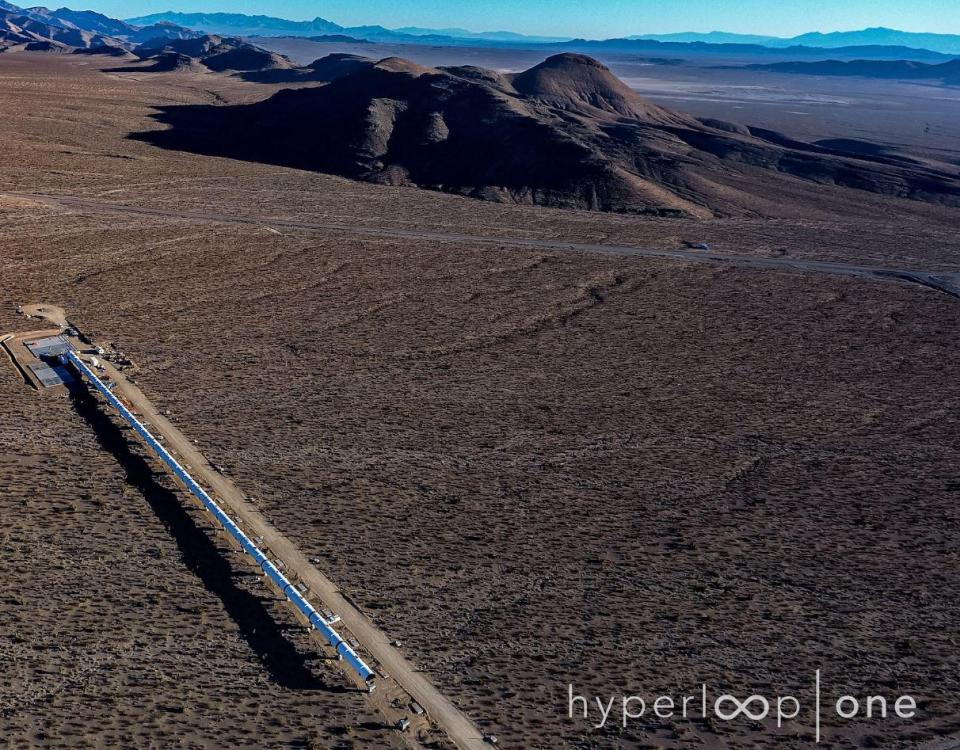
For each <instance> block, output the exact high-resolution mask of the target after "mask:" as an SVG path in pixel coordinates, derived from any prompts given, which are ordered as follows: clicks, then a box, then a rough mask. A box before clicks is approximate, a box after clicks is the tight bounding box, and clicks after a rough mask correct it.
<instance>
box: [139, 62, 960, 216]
mask: <svg viewBox="0 0 960 750" xmlns="http://www.w3.org/2000/svg"><path fill="white" fill-rule="evenodd" d="M310 70H311V71H312V75H314V77H316V78H326V79H327V80H329V82H328V83H326V84H325V85H320V86H313V87H308V88H301V89H296V90H284V91H281V92H279V93H277V94H275V95H274V96H272V97H270V98H269V99H267V100H265V101H262V102H259V103H256V104H252V105H238V106H230V107H203V106H199V107H175V108H167V109H165V110H164V111H163V112H162V114H161V115H159V119H161V120H162V121H164V122H166V123H168V124H170V125H172V128H171V129H169V130H167V131H162V132H153V133H147V134H142V135H141V136H139V137H141V138H144V139H147V140H150V141H153V142H155V143H158V144H160V145H165V146H171V147H174V148H180V149H186V150H194V151H200V152H203V153H216V154H220V155H226V156H232V157H235V158H242V159H249V160H259V161H268V162H273V163H278V164H285V165H290V166H296V167H299V168H305V169H312V170H318V171H325V172H332V173H336V174H341V175H345V176H348V177H352V178H356V179H362V180H369V181H373V182H381V183H388V184H394V185H415V186H420V187H424V188H430V189H434V190H443V191H448V192H453V193H459V194H463V195H469V196H473V197H477V198H483V199H487V200H495V201H506V202H522V203H536V204H543V205H549V206H558V207H570V208H585V209H594V210H604V211H627V212H644V213H656V214H686V215H692V216H700V217H708V216H713V215H728V214H741V215H742V214H762V215H775V214H776V213H777V211H778V209H779V206H780V205H781V204H783V203H784V202H785V200H784V198H783V195H784V191H787V192H788V193H789V194H790V195H791V198H790V200H797V198H796V195H795V193H796V191H797V190H798V189H799V188H798V187H797V186H798V185H799V184H804V185H807V188H805V189H806V190H807V192H808V194H809V195H810V196H813V195H814V193H815V191H814V189H813V187H814V185H815V184H820V185H831V186H840V187H844V188H850V189H856V190H865V191H870V192H874V193H882V194H886V195H891V196H899V197H903V198H912V199H916V200H924V201H933V202H940V203H946V204H950V205H958V204H960V179H958V177H960V175H958V174H957V171H956V170H953V171H937V170H936V169H934V168H928V167H922V166H910V165H904V164H903V163H901V162H898V161H894V160H892V159H887V158H885V157H883V156H882V155H876V156H868V155H863V156H859V155H851V154H849V153H844V152H841V151H834V150H831V149H830V148H827V147H824V146H818V145H815V144H808V143H800V142H798V141H792V140H790V139H788V138H786V137H784V136H781V135H779V134H777V133H772V132H767V131H759V130H755V129H750V128H748V127H744V126H738V125H732V124H729V123H723V122H718V121H714V120H710V121H702V120H698V119H696V118H694V117H692V116H690V115H687V114H683V113H680V112H676V111H673V110H670V109H666V108H664V107H661V106H658V105H656V104H654V103H653V102H650V101H648V100H646V99H644V98H643V97H641V96H639V95H638V94H636V93H635V92H634V91H633V90H631V89H630V88H629V87H627V86H626V85H625V84H624V83H623V82H622V81H620V80H619V79H617V78H616V77H615V76H614V75H613V74H612V73H611V72H610V71H609V70H608V69H607V68H606V67H604V66H603V65H601V64H600V63H598V62H597V61H595V60H593V59H591V58H589V57H586V56H583V55H578V54H561V55H556V56H554V57H551V58H549V59H547V60H546V61H544V62H543V63H541V64H539V65H537V66H535V67H533V68H531V69H530V70H527V71H525V72H523V73H519V74H516V75H504V74H501V73H497V72H494V71H488V70H483V69H481V68H472V67H462V68H448V69H442V68H426V67H422V66H420V65H417V64H414V63H411V62H409V61H406V60H403V59H400V58H386V59H384V60H380V61H373V60H364V59H362V58H357V57H354V56H347V57H344V56H338V57H336V58H333V59H329V60H327V59H325V60H320V61H317V62H315V63H314V64H313V65H312V66H311V68H310Z"/></svg>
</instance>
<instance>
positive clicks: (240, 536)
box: [60, 351, 376, 689]
mask: <svg viewBox="0 0 960 750" xmlns="http://www.w3.org/2000/svg"><path fill="white" fill-rule="evenodd" d="M60 361H61V362H63V363H64V364H68V363H69V364H71V365H73V367H74V368H75V369H76V370H77V371H78V372H79V373H80V374H81V375H82V376H83V377H85V378H86V379H87V380H88V381H89V382H90V384H91V385H93V387H94V388H96V389H97V391H99V392H100V395H102V396H103V397H104V398H105V399H106V400H107V401H108V402H109V403H110V405H111V406H112V407H113V408H115V409H116V410H117V411H118V412H120V416H121V417H123V418H124V420H125V421H126V422H127V424H129V425H130V426H131V427H132V428H133V429H134V431H135V432H136V433H137V434H138V435H139V436H140V437H141V438H143V440H144V442H146V444H147V445H148V446H149V447H150V448H151V450H153V452H154V453H156V454H157V456H158V457H159V458H160V460H161V461H163V462H164V463H165V464H166V465H167V467H168V468H169V469H170V470H171V471H172V472H173V473H174V475H176V477H177V478H178V479H179V480H180V481H181V482H183V484H184V485H185V486H186V488H187V489H188V490H190V492H191V493H192V494H193V495H194V496H195V497H196V498H197V499H198V500H200V502H201V503H203V505H204V507H205V508H206V509H207V510H209V511H210V512H211V513H212V514H213V517H214V518H216V519H217V522H218V523H219V524H220V526H221V527H223V529H224V531H226V532H227V533H228V534H229V535H230V536H231V537H233V539H234V540H235V541H236V542H237V543H238V544H239V545H240V548H241V549H243V551H244V552H246V553H247V555H249V556H250V557H251V558H252V559H253V561H254V562H255V563H256V564H257V565H258V566H259V567H260V569H261V570H263V572H264V573H265V574H266V575H267V577H268V578H269V579H270V580H271V581H273V582H274V584H276V586H277V588H279V589H280V591H282V592H283V594H284V596H286V597H287V599H288V600H290V602H292V603H293V606H295V607H296V608H297V609H298V610H299V611H300V614H302V615H303V616H304V617H305V618H306V620H307V622H309V623H310V625H311V626H312V627H314V628H315V629H316V630H319V631H320V633H321V634H322V635H323V637H324V638H326V640H327V642H328V643H329V644H330V645H331V646H332V647H333V649H334V650H335V651H336V652H337V655H338V656H340V657H342V658H343V660H344V661H346V662H347V664H349V665H350V667H351V668H352V669H353V671H355V672H356V673H357V674H358V675H359V676H360V679H362V680H363V681H364V682H366V683H367V684H368V685H370V687H371V689H373V688H372V682H373V680H374V678H375V677H376V675H375V673H374V671H373V670H372V669H370V667H369V666H367V664H366V663H365V662H364V661H363V659H361V658H360V656H359V655H358V654H357V652H356V651H354V650H353V649H352V648H351V647H350V644H349V643H347V642H346V641H345V640H344V639H343V638H341V637H340V635H339V633H337V631H335V630H334V629H333V628H331V627H330V625H328V624H327V621H326V620H325V619H324V618H323V616H322V615H321V614H320V613H319V612H317V610H316V608H314V607H313V605H311V604H310V602H308V601H307V600H306V599H305V598H304V597H303V596H302V595H301V594H300V592H299V591H298V590H297V589H296V587H295V586H294V585H293V584H292V583H291V582H290V581H289V580H288V579H287V577H286V576H285V575H283V573H281V572H280V570H279V569H278V568H277V566H276V565H274V564H273V563H272V562H270V559H269V558H268V557H267V556H266V555H265V554H264V553H263V551H262V550H260V548H259V547H257V546H256V545H255V544H254V543H253V542H252V541H251V539H250V537H248V536H247V535H246V534H245V533H244V532H243V531H242V530H241V529H240V527H239V526H237V524H236V523H234V522H233V520H232V519H231V518H230V516H228V515H227V514H226V513H225V512H224V511H223V509H222V508H221V507H220V506H219V505H218V504H217V503H216V502H215V501H214V500H213V498H211V497H210V495H208V494H207V493H206V491H205V490H204V489H203V488H202V487H201V486H200V485H199V484H197V482H196V481H195V480H194V479H193V477H192V476H190V474H189V473H188V472H187V470H186V469H184V468H183V467H182V466H181V465H180V463H179V462H178V461H177V460H176V459H175V458H174V457H173V456H171V455H170V453H169V451H167V449H166V448H164V447H163V446H162V445H161V444H160V442H159V441H158V440H157V439H156V438H155V437H154V436H153V435H152V434H150V431H149V430H148V429H147V428H146V427H144V425H143V423H142V422H140V420H139V419H137V418H136V417H135V416H133V413H132V412H131V411H130V410H129V409H128V408H127V407H126V406H124V405H123V402H121V401H120V399H118V398H117V397H116V396H114V395H113V393H112V392H111V391H110V389H109V388H108V387H107V385H106V384H105V383H104V382H103V381H102V380H100V378H99V377H98V376H97V374H96V373H95V372H94V371H93V370H92V369H91V368H90V366H89V365H87V363H86V362H84V361H83V360H82V359H80V357H79V356H78V355H77V353H76V352H73V351H70V352H66V353H65V354H61V355H60Z"/></svg>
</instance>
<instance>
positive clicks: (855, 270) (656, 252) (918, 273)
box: [0, 193, 960, 299]
mask: <svg viewBox="0 0 960 750" xmlns="http://www.w3.org/2000/svg"><path fill="white" fill-rule="evenodd" d="M0 197H11V198H27V199H30V200H35V201H38V202H41V203H45V204H47V205H51V206H59V207H62V208H68V209H69V208H72V209H77V210H83V211H88V212H93V213H115V214H136V215H143V216H161V217H167V218H174V219H186V220H194V221H209V222H215V223H226V224H252V225H257V226H266V227H268V228H273V227H288V228H290V229H297V230H301V231H324V232H330V231H333V232H344V233H348V234H354V235H365V236H370V237H386V238H393V239H414V240H429V241H433V242H457V243H470V244H484V245H496V246H497V247H504V246H508V247H524V248H532V249H536V250H552V251H557V250H559V251H566V252H579V253H601V254H605V255H617V256H637V257H648V258H667V259H670V260H680V261H691V262H694V263H712V264H717V265H727V266H735V267H737V268H755V269H772V270H779V271H796V272H801V273H824V274H830V275H837V276H856V277H861V278H872V279H877V280H882V281H899V282H908V283H913V284H919V285H921V286H926V287H930V288H932V289H936V290H938V291H941V292H943V293H945V294H948V295H950V296H951V297H956V298H958V299H960V272H956V271H955V272H943V271H927V270H923V269H910V268H887V267H883V266H866V265H854V264H848V263H835V262H831V261H819V260H803V259H799V258H784V257H779V258H764V257H761V256H750V255H726V254H717V253H713V252H710V251H703V250H690V249H675V250H663V249H655V248H642V247H633V246H630V245H612V244H611V245H606V244H601V243H595V244H594V243H579V242H562V241H561V242H558V241H556V240H537V239H530V238H524V237H501V236H496V237H485V236H481V235H472V234H456V233H447V232H430V231H420V230H413V229H394V228H380V227H365V226H359V225H351V224H342V223H333V222H304V221H293V220H290V219H280V218H274V217H269V216H250V215H247V216H230V215H228V214H219V213H207V212H196V211H173V210H169V209H162V208H149V207H143V206H124V205H121V204H117V203H110V202H108V201H101V200H96V199H93V198H84V197H79V196H68V195H50V194H42V193H0ZM274 231H276V230H274Z"/></svg>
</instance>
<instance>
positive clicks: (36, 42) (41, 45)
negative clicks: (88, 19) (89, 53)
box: [0, 10, 122, 50]
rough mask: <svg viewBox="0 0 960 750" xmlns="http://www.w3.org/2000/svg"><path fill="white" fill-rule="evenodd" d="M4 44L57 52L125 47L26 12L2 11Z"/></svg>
mask: <svg viewBox="0 0 960 750" xmlns="http://www.w3.org/2000/svg"><path fill="white" fill-rule="evenodd" d="M0 44H3V45H9V46H14V45H29V46H27V47H25V49H28V50H53V49H65V48H67V47H77V48H89V47H100V46H103V45H121V44H122V42H120V41H118V40H117V39H114V38H113V37H109V36H105V35H103V34H100V33H98V32H95V31H86V30H83V29H78V28H67V27H66V26H61V25H59V24H57V23H48V22H46V21H44V20H39V19H38V18H36V17H33V16H32V15H25V13H24V12H20V11H14V12H9V11H2V10H0Z"/></svg>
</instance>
